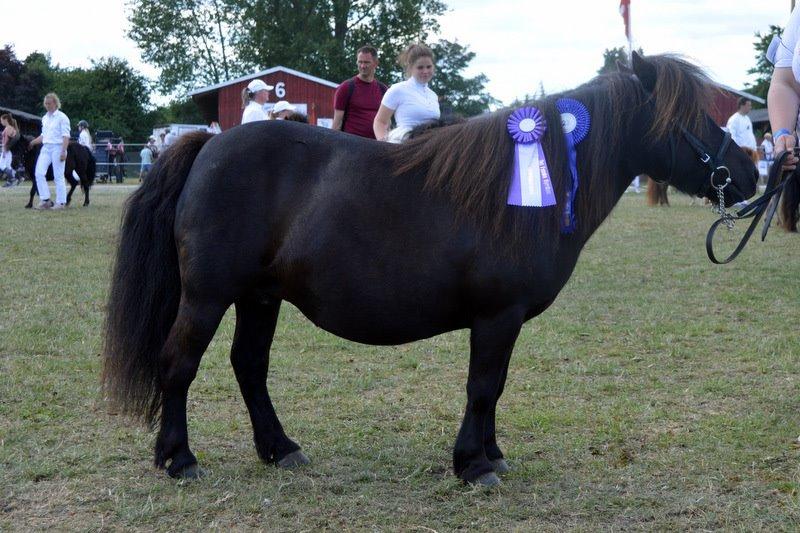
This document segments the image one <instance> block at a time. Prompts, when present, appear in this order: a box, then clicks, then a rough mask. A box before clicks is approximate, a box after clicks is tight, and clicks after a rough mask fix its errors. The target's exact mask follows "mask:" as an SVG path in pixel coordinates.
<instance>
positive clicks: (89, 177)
mask: <svg viewBox="0 0 800 533" xmlns="http://www.w3.org/2000/svg"><path fill="white" fill-rule="evenodd" d="M86 153H87V154H88V155H89V160H88V161H87V163H86V183H81V189H83V192H84V193H87V192H89V187H91V186H92V185H94V178H95V177H96V176H97V159H95V158H94V154H93V153H92V152H91V151H89V149H88V148H87V149H86Z"/></svg>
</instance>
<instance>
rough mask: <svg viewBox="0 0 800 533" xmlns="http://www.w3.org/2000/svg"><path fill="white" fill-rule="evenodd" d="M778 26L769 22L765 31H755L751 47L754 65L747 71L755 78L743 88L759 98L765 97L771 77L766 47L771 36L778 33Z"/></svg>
mask: <svg viewBox="0 0 800 533" xmlns="http://www.w3.org/2000/svg"><path fill="white" fill-rule="evenodd" d="M780 33H781V28H780V26H773V25H771V24H770V27H769V31H767V32H766V33H763V34H762V33H761V32H756V34H755V41H753V47H754V48H755V50H756V65H755V66H754V67H753V68H751V69H750V70H748V71H747V73H748V74H755V76H756V80H755V81H754V82H753V83H750V84H748V85H746V86H745V90H746V91H747V92H749V93H752V94H754V95H756V96H760V97H761V98H764V99H766V98H767V92H768V91H769V82H770V80H771V79H772V68H773V67H772V63H770V62H769V61H767V48H769V43H771V42H772V38H773V37H774V36H776V35H780Z"/></svg>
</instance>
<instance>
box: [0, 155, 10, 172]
mask: <svg viewBox="0 0 800 533" xmlns="http://www.w3.org/2000/svg"><path fill="white" fill-rule="evenodd" d="M7 168H11V152H3V153H2V154H0V171H3V170H5V169H7Z"/></svg>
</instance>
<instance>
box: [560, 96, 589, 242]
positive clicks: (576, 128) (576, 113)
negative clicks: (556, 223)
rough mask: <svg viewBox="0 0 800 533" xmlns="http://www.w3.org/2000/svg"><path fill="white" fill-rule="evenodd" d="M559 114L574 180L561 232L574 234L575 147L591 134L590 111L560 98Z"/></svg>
mask: <svg viewBox="0 0 800 533" xmlns="http://www.w3.org/2000/svg"><path fill="white" fill-rule="evenodd" d="M556 107H557V108H558V112H559V113H561V126H562V127H563V129H564V137H565V138H566V141H567V159H568V160H569V171H570V176H571V178H572V183H571V186H569V187H567V194H566V200H567V201H566V202H565V205H564V216H563V219H562V221H561V232H562V233H572V232H573V231H575V228H576V227H577V219H576V217H575V208H574V203H575V197H576V195H577V194H578V183H579V180H578V154H577V151H576V149H575V146H576V145H577V144H578V143H579V142H581V141H582V140H583V139H584V138H586V135H587V134H588V133H589V125H590V124H591V120H590V118H589V111H588V110H587V109H586V106H584V105H583V104H582V103H580V102H579V101H577V100H573V99H572V98H559V99H558V100H557V101H556Z"/></svg>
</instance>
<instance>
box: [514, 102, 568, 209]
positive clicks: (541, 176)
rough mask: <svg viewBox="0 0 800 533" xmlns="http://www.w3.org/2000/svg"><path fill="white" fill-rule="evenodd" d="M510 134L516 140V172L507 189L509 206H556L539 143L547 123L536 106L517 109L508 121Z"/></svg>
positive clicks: (548, 173) (551, 184) (548, 170)
mask: <svg viewBox="0 0 800 533" xmlns="http://www.w3.org/2000/svg"><path fill="white" fill-rule="evenodd" d="M507 127H508V133H509V134H510V135H511V138H512V139H514V141H515V142H516V146H515V147H514V171H513V172H514V173H513V176H512V177H511V187H510V188H509V189H508V205H519V206H526V207H545V206H550V205H556V195H555V192H554V191H553V182H552V181H551V179H550V169H548V168H547V161H546V160H545V157H544V151H543V150H542V145H541V143H540V142H539V141H540V140H541V139H542V136H543V135H544V133H545V131H547V122H546V121H545V119H544V116H543V115H542V113H541V111H539V110H538V109H537V108H535V107H522V108H520V109H517V110H516V111H514V112H513V113H512V114H511V116H510V117H508V122H507Z"/></svg>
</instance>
